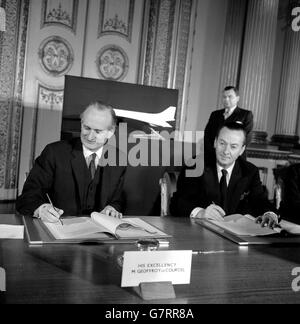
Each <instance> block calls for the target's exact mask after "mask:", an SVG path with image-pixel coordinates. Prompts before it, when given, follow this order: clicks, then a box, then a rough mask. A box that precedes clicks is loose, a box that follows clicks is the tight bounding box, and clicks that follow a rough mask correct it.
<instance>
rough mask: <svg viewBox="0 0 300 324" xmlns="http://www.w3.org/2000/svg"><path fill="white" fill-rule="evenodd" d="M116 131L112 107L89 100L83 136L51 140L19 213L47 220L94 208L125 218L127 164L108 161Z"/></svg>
mask: <svg viewBox="0 0 300 324" xmlns="http://www.w3.org/2000/svg"><path fill="white" fill-rule="evenodd" d="M115 129H116V115H115V112H114V110H113V108H112V107H111V106H108V105H106V104H104V103H101V102H94V103H92V104H90V105H89V106H88V107H87V108H86V109H85V111H84V112H83V113H82V115H81V136H80V138H77V139H72V140H70V141H60V142H57V143H53V144H50V145H48V146H46V148H45V149H44V151H43V152H42V154H41V155H40V156H39V157H38V158H37V159H36V162H35V164H34V166H33V169H32V170H31V172H30V174H29V176H28V178H27V180H26V182H25V185H24V188H23V192H22V195H21V196H20V197H19V198H18V199H17V204H16V208H17V211H18V212H19V213H21V214H23V215H32V216H34V217H37V218H41V219H42V220H45V221H48V222H57V221H58V220H59V218H60V217H61V216H62V215H63V214H65V215H69V216H78V215H87V214H90V213H91V212H93V211H98V212H100V211H101V212H103V213H105V214H107V215H110V216H112V217H122V214H121V212H122V208H123V205H124V199H123V183H124V176H125V172H126V167H123V166H117V165H109V163H107V165H105V163H103V161H104V160H105V156H106V154H105V152H108V150H109V149H110V146H108V144H107V142H108V140H109V138H111V137H112V136H113V135H114V133H115ZM114 150H117V149H116V148H114ZM117 152H118V151H117ZM48 197H49V198H50V201H49V198H48ZM50 202H52V204H53V205H52V204H51V203H50Z"/></svg>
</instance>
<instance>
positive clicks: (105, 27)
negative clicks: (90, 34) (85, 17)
mask: <svg viewBox="0 0 300 324" xmlns="http://www.w3.org/2000/svg"><path fill="white" fill-rule="evenodd" d="M134 1H135V0H109V1H108V0H101V2H100V18H99V27H98V38H100V37H101V36H105V35H117V36H121V37H125V38H126V39H127V40H128V41H129V42H131V37H132V25H133V15H134Z"/></svg>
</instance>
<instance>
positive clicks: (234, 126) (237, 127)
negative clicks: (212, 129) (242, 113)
mask: <svg viewBox="0 0 300 324" xmlns="http://www.w3.org/2000/svg"><path fill="white" fill-rule="evenodd" d="M223 128H228V129H229V130H233V131H241V132H243V133H244V145H246V140H247V132H246V129H245V125H244V124H243V123H242V122H227V123H225V124H224V125H222V126H221V127H219V129H218V131H217V135H216V139H217V138H219V135H220V132H221V130H222V129H223Z"/></svg>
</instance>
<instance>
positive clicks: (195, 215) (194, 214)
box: [190, 207, 203, 219]
mask: <svg viewBox="0 0 300 324" xmlns="http://www.w3.org/2000/svg"><path fill="white" fill-rule="evenodd" d="M201 210H203V208H200V207H197V208H195V209H194V210H193V211H192V212H191V215H190V218H192V219H195V218H196V217H197V215H198V214H199V213H200V212H201Z"/></svg>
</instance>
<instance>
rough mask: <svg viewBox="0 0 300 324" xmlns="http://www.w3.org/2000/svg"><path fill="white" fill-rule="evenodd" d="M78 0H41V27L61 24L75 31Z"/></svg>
mask: <svg viewBox="0 0 300 324" xmlns="http://www.w3.org/2000/svg"><path fill="white" fill-rule="evenodd" d="M77 14H78V0H67V1H66V0H65V1H61V0H43V6H42V15H41V28H43V27H49V26H55V25H57V26H62V27H64V28H68V29H70V30H72V32H73V33H76V27H77Z"/></svg>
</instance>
